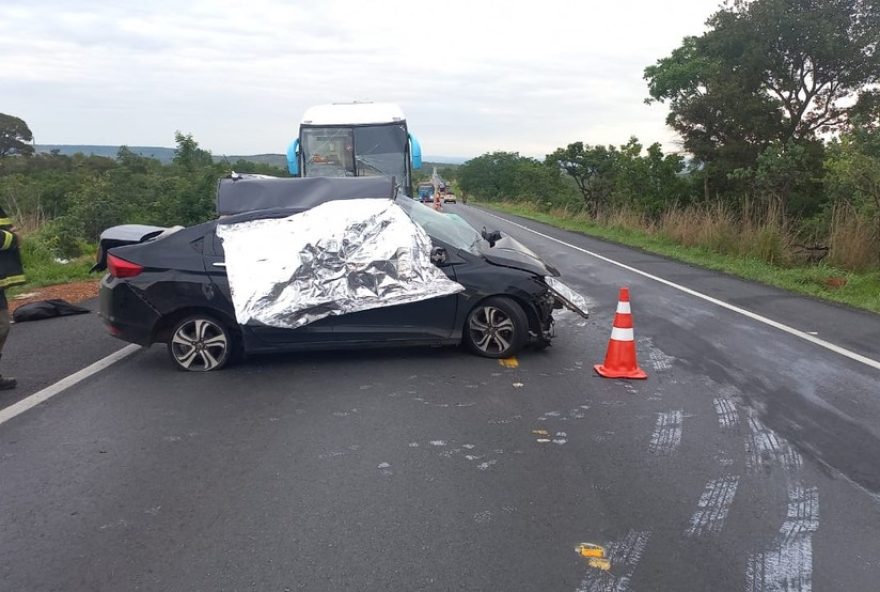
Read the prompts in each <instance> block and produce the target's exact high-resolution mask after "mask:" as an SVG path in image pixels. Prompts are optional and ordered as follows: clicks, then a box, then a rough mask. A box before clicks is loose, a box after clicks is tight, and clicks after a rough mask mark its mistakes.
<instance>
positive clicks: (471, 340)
mask: <svg viewBox="0 0 880 592" xmlns="http://www.w3.org/2000/svg"><path fill="white" fill-rule="evenodd" d="M528 338H529V321H528V318H527V317H526V313H525V312H524V311H523V309H522V307H521V306H520V305H519V304H517V303H516V302H515V301H514V300H511V299H510V298H506V297H503V296H493V297H492V298H487V299H486V300H483V301H482V302H480V303H479V304H478V305H477V306H475V307H474V309H473V310H471V312H470V313H469V314H468V317H467V320H466V321H465V327H464V342H465V343H466V344H467V346H468V348H469V349H470V350H471V351H472V352H474V353H475V354H477V355H479V356H483V357H486V358H509V357H510V356H513V355H516V353H517V352H519V351H520V350H521V349H522V348H523V347H524V346H525V344H526V343H527V342H528Z"/></svg>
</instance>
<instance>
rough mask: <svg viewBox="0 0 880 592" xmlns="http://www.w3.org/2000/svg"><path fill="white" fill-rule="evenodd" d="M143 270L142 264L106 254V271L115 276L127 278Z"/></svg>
mask: <svg viewBox="0 0 880 592" xmlns="http://www.w3.org/2000/svg"><path fill="white" fill-rule="evenodd" d="M143 270H144V268H143V266H142V265H138V264H137V263H132V262H131V261H126V260H125V259H122V258H120V257H117V256H116V255H110V254H108V255H107V271H109V272H110V275H112V276H113V277H116V278H129V277H134V276H136V275H138V274H139V273H140V272H142V271H143Z"/></svg>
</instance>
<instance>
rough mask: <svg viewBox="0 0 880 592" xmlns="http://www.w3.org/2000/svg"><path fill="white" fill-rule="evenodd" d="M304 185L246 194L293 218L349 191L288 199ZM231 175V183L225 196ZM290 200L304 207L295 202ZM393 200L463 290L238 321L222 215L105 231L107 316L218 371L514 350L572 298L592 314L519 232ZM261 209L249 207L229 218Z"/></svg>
mask: <svg viewBox="0 0 880 592" xmlns="http://www.w3.org/2000/svg"><path fill="white" fill-rule="evenodd" d="M303 181H306V179H277V178H271V177H270V178H262V179H258V178H254V179H251V180H245V182H246V183H247V184H249V185H250V187H248V188H247V189H248V192H245V191H244V189H245V188H242V193H241V195H236V197H241V196H259V199H261V200H264V203H265V201H266V200H267V199H274V200H275V201H276V202H277V203H278V204H282V205H279V207H275V208H274V209H272V210H263V211H264V212H271V213H270V214H263V216H264V217H265V216H271V217H283V216H285V215H290V214H293V213H297V212H301V211H305V210H308V209H310V208H312V207H315V206H316V205H319V204H320V203H324V202H326V201H331V200H333V199H335V197H334V196H337V197H336V198H338V197H339V196H340V192H339V191H337V190H335V189H334V187H330V188H329V189H330V190H329V191H322V192H313V193H310V194H304V195H297V196H296V199H295V200H292V199H289V198H288V197H286V196H289V195H291V193H292V189H295V187H294V186H295V185H296V184H297V183H298V182H299V183H302V182H303ZM308 181H316V179H310V180H308ZM326 181H333V180H331V179H327V180H326ZM338 181H343V180H342V179H339V180H336V181H335V182H337V183H338ZM363 181H364V182H366V181H367V180H366V179H364V180H363ZM370 181H373V180H372V179H371V180H370ZM375 181H378V179H376V180H375ZM238 182H239V183H242V181H238ZM231 183H232V181H231V180H228V179H224V180H223V181H221V187H220V190H221V192H222V191H223V190H224V185H225V186H226V187H227V188H228V186H229V185H230V184H231ZM325 189H327V188H326V187H325ZM349 189H351V187H349ZM355 189H357V188H355ZM367 189H369V191H362V192H361V193H362V194H366V195H358V194H357V193H356V192H353V191H349V194H348V195H347V196H345V197H344V198H345V199H354V198H358V197H360V198H363V197H367V196H369V197H373V198H376V199H389V198H388V197H385V198H380V197H377V196H376V191H374V190H373V189H372V188H367ZM285 200H286V201H288V202H295V203H288V204H287V206H286V207H285V206H283V204H284V203H285ZM236 201H237V202H241V199H238V200H236ZM395 203H397V204H399V206H400V207H401V208H402V209H403V210H404V211H405V212H406V213H407V214H408V215H409V217H410V218H411V219H412V220H413V222H415V223H416V224H418V225H419V226H421V227H422V228H423V229H424V230H425V232H426V233H427V234H428V236H429V237H430V238H431V241H432V243H433V250H432V252H431V260H432V261H433V262H434V264H435V265H437V266H438V267H440V268H441V269H442V270H443V272H444V273H445V274H446V275H448V276H449V277H450V278H452V279H454V280H455V281H457V282H458V283H459V284H461V285H462V286H464V287H465V291H464V292H461V293H458V294H454V295H451V296H440V297H437V298H432V299H430V300H424V301H420V302H415V303H412V304H400V305H396V306H389V307H386V308H377V309H373V310H367V311H362V312H353V313H349V314H342V315H338V316H330V317H327V318H323V319H321V320H318V321H315V322H313V323H310V324H308V325H305V326H303V327H299V328H297V329H281V328H277V327H269V326H265V325H253V326H252V325H239V324H238V323H237V322H236V317H235V309H234V307H233V305H232V297H231V292H230V288H229V280H228V277H227V275H226V268H225V266H226V263H225V255H224V251H223V242H222V241H221V240H220V239H219V238H218V237H217V233H216V229H217V224H218V222H217V221H216V220H215V221H212V222H205V223H203V224H199V225H197V226H192V227H190V228H184V229H169V230H164V229H162V228H155V227H132V226H119V227H113V228H110V229H108V230H106V231H104V233H102V235H101V244H102V248H101V249H100V250H99V261H98V264H97V265H96V268H98V269H104V267H105V266H106V268H107V270H108V272H109V273H107V274H106V275H105V276H104V278H103V280H102V282H101V289H100V315H101V318H102V319H103V321H104V323H105V324H106V325H107V327H108V329H109V331H110V333H111V334H112V335H114V336H115V337H118V338H119V339H122V340H124V341H129V342H132V343H138V344H141V345H150V344H152V343H166V344H168V353H169V355H170V357H171V361H172V362H173V363H174V365H176V366H177V367H178V368H180V369H182V370H189V371H209V370H217V369H220V368H222V367H223V366H225V365H226V364H227V363H228V362H229V361H230V360H232V359H234V358H235V357H236V356H237V355H238V354H242V353H247V352H271V351H292V350H312V349H339V348H349V347H375V346H377V345H378V346H381V345H387V346H393V345H396V346H401V345H438V344H456V343H464V344H465V345H466V346H467V347H468V348H469V349H470V350H471V351H473V352H474V353H476V354H478V355H481V356H485V357H489V358H506V357H509V356H511V355H513V354H515V353H516V352H517V351H519V350H521V349H522V348H523V347H525V346H526V345H528V344H534V345H536V346H538V347H543V346H546V345H548V344H549V343H550V340H551V337H552V335H553V318H552V311H553V309H554V308H561V307H562V306H566V307H569V308H571V309H572V310H574V311H576V312H578V313H579V314H581V315H584V316H585V315H586V314H587V311H586V310H585V309H584V307H583V306H584V305H583V304H578V303H577V298H579V297H578V296H573V294H574V293H573V292H571V291H570V289H569V288H567V287H566V286H565V285H564V284H562V283H561V282H559V281H558V280H556V279H555V278H554V277H553V276H558V275H559V272H558V271H556V270H555V269H553V268H552V267H550V266H549V265H547V264H546V263H544V262H543V261H542V260H541V259H540V258H539V257H538V256H537V255H536V254H535V253H533V252H531V251H529V250H528V249H527V248H526V247H524V246H523V245H521V244H519V243H518V242H517V241H515V240H513V239H512V238H510V237H502V236H501V233H500V232H497V231H495V232H487V231H486V230H485V229H484V230H483V233H482V235H481V234H480V233H479V232H477V231H476V230H474V228H472V227H471V226H470V225H469V224H468V223H467V222H465V221H464V220H463V219H462V218H460V217H458V216H455V215H451V214H440V213H438V212H435V211H434V210H432V209H430V208H425V207H422V206H421V205H419V204H417V203H415V200H412V199H400V198H398V199H396V200H395ZM218 209H219V208H218ZM260 214H262V212H253V211H251V212H247V211H245V212H243V213H241V214H233V215H231V216H230V219H234V218H235V216H243V217H244V218H243V219H253V218H254V217H255V216H256V217H259V215H260ZM124 243H127V244H124ZM110 245H115V246H110Z"/></svg>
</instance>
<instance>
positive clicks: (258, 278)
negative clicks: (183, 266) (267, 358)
mask: <svg viewBox="0 0 880 592" xmlns="http://www.w3.org/2000/svg"><path fill="white" fill-rule="evenodd" d="M217 235H218V236H219V237H220V238H221V239H222V240H223V250H224V251H225V253H226V272H227V275H228V278H229V287H230V289H231V292H232V302H233V306H234V308H235V316H236V320H237V321H238V323H239V324H241V325H245V324H263V325H268V326H271V327H280V328H287V329H294V328H297V327H302V326H304V325H307V324H309V323H313V322H315V321H317V320H319V319H323V318H325V317H328V316H331V315H342V314H347V313H352V312H357V311H362V310H369V309H374V308H382V307H388V306H394V305H398V304H407V303H411V302H417V301H420V300H427V299H430V298H436V297H439V296H447V295H451V294H455V293H458V292H461V291H463V290H464V287H463V286H461V285H460V284H458V283H456V282H454V281H452V280H450V279H449V278H448V277H447V276H446V274H444V273H443V271H442V270H440V269H439V268H438V267H437V266H436V265H434V264H433V263H432V262H431V248H432V245H431V239H430V238H429V237H428V235H427V234H426V233H425V231H424V230H423V229H422V228H421V227H420V226H418V225H416V224H415V223H414V222H413V221H412V220H411V219H410V218H409V216H407V214H406V212H404V211H403V210H402V209H401V208H400V207H399V206H397V205H395V204H394V202H393V201H391V200H386V199H352V200H345V201H330V202H327V203H324V204H321V205H319V206H316V207H314V208H312V209H310V210H308V211H306V212H302V213H300V214H295V215H292V216H289V217H287V218H278V219H259V220H251V221H247V222H238V223H232V224H224V223H223V221H222V220H221V221H220V223H219V224H218V225H217Z"/></svg>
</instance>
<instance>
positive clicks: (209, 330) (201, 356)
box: [170, 319, 229, 372]
mask: <svg viewBox="0 0 880 592" xmlns="http://www.w3.org/2000/svg"><path fill="white" fill-rule="evenodd" d="M170 346H171V355H172V357H173V358H174V361H175V362H177V364H178V365H180V367H181V368H184V369H186V370H191V371H194V372H207V371H208V370H213V369H215V368H217V367H219V366H222V365H223V363H224V362H225V361H226V356H227V350H228V348H229V340H228V338H227V336H226V332H225V331H224V330H223V327H221V326H220V325H218V324H217V323H216V322H214V321H212V320H208V319H191V320H188V321H186V322H184V323H182V324H181V325H180V326H179V327H178V328H177V330H176V331H175V332H174V335H172V337H171V343H170Z"/></svg>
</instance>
